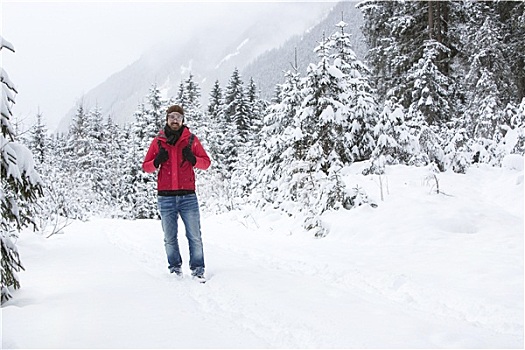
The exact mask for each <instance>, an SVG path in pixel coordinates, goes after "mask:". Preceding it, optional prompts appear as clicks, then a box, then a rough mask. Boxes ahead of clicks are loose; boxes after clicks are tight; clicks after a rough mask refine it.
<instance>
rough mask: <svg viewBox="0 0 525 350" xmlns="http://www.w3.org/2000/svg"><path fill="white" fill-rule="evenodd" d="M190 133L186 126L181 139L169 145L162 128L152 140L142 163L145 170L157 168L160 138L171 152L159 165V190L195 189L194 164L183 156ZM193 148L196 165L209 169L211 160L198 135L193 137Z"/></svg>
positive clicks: (150, 171) (162, 143)
mask: <svg viewBox="0 0 525 350" xmlns="http://www.w3.org/2000/svg"><path fill="white" fill-rule="evenodd" d="M190 135H191V133H190V130H189V129H188V128H187V127H185V128H184V130H183V132H182V135H181V136H180V138H179V140H177V142H176V143H175V144H174V145H169V144H168V143H167V142H166V141H167V140H166V136H165V134H164V130H161V131H160V132H159V136H157V137H155V138H154V139H153V141H152V142H151V144H150V146H149V149H148V153H146V157H145V158H144V162H143V163H142V169H144V171H146V172H148V173H153V172H154V171H155V170H157V169H156V168H155V165H153V161H154V160H155V157H156V156H157V154H158V153H159V142H158V141H159V140H160V144H161V145H162V147H163V148H165V149H166V150H167V151H168V154H169V159H168V160H167V161H166V162H164V163H162V164H161V165H160V167H159V168H160V170H159V173H158V176H157V190H158V191H177V190H190V191H195V172H194V171H193V166H192V165H191V163H190V162H189V161H187V160H184V158H183V157H182V149H183V148H184V147H186V146H188V143H189V139H190ZM191 150H192V152H193V154H194V155H195V158H196V159H197V163H196V164H195V167H196V168H198V169H202V170H206V169H208V167H209V166H210V164H211V161H210V158H209V157H208V154H206V151H205V150H204V148H203V147H202V144H201V143H200V141H199V139H198V138H197V136H195V137H194V139H193V143H192V145H191Z"/></svg>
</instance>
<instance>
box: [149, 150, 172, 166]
mask: <svg viewBox="0 0 525 350" xmlns="http://www.w3.org/2000/svg"><path fill="white" fill-rule="evenodd" d="M169 158H170V156H169V154H168V151H166V149H165V148H164V147H162V146H160V149H159V154H157V156H156V157H155V160H154V161H153V165H155V168H158V167H159V166H160V165H161V164H162V163H164V162H165V161H167V160H168V159H169Z"/></svg>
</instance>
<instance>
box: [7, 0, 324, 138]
mask: <svg viewBox="0 0 525 350" xmlns="http://www.w3.org/2000/svg"><path fill="white" fill-rule="evenodd" d="M327 4H333V2H331V1H324V2H304V1H303V2H279V1H274V2H253V1H250V2H248V1H235V2H221V1H207V2H181V1H164V2H131V1H113V2H99V1H54V2H46V1H32V2H24V1H22V2H21V1H2V3H1V5H0V6H1V14H2V36H3V37H4V38H5V39H6V40H8V41H10V42H11V43H12V44H13V45H14V47H15V53H12V52H10V51H7V50H2V55H1V59H2V67H3V68H4V69H5V70H6V72H7V73H8V75H9V77H10V79H11V80H12V81H13V82H14V83H15V85H16V87H17V89H18V95H17V97H16V104H15V105H14V107H13V113H14V114H15V118H14V119H15V120H16V121H17V122H18V123H20V122H21V123H22V126H21V128H22V129H23V128H25V129H28V128H29V127H30V125H31V124H32V123H33V122H34V119H35V116H36V115H37V114H38V113H40V114H41V115H42V116H43V119H44V121H45V122H46V124H47V125H48V126H49V127H50V129H53V128H55V127H56V126H57V124H58V122H59V120H60V119H61V118H62V117H64V115H65V114H66V113H67V111H68V110H69V109H71V108H72V107H73V106H74V105H75V103H76V101H78V100H79V99H81V98H82V96H83V95H84V94H85V93H87V92H88V91H89V90H91V89H93V88H94V87H95V86H97V85H99V84H100V83H102V82H103V81H104V80H106V79H107V78H108V76H110V75H111V74H113V73H115V72H117V71H119V70H122V69H123V68H125V67H126V66H128V65H130V64H131V63H132V62H134V61H136V60H137V59H138V58H140V56H141V55H142V54H143V53H144V52H146V51H147V50H152V49H153V48H156V49H158V47H161V46H162V45H165V44H166V43H169V45H170V46H173V45H177V44H179V43H182V42H184V41H186V40H188V39H189V38H191V37H192V36H194V35H196V33H199V32H200V31H201V30H202V29H203V28H210V26H212V27H213V28H214V30H224V32H225V34H224V35H225V36H227V35H229V33H231V32H232V31H235V30H240V29H242V28H243V27H244V26H246V25H247V24H248V23H250V21H252V20H253V19H254V18H259V19H260V18H261V16H267V17H268V18H269V19H275V18H274V17H275V16H288V18H289V20H290V23H291V24H290V25H291V26H292V25H295V26H296V27H297V22H298V19H301V18H305V20H306V19H307V18H308V17H309V14H310V17H312V16H311V13H312V12H315V11H317V10H318V9H320V8H327V7H328V5H327ZM283 18H284V17H283ZM287 21H288V19H287ZM217 44H218V45H220V43H217Z"/></svg>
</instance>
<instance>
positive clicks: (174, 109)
mask: <svg viewBox="0 0 525 350" xmlns="http://www.w3.org/2000/svg"><path fill="white" fill-rule="evenodd" d="M173 112H177V113H180V114H182V115H183V116H184V109H182V107H181V106H179V105H173V106H171V107H169V108H168V109H167V110H166V117H167V116H168V114H170V113H173Z"/></svg>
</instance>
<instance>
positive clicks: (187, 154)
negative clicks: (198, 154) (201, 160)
mask: <svg viewBox="0 0 525 350" xmlns="http://www.w3.org/2000/svg"><path fill="white" fill-rule="evenodd" d="M182 157H183V158H184V159H185V160H187V161H188V162H190V163H191V165H193V166H195V164H197V158H195V155H194V154H193V152H192V151H191V149H190V147H189V146H186V147H184V148H183V149H182Z"/></svg>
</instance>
